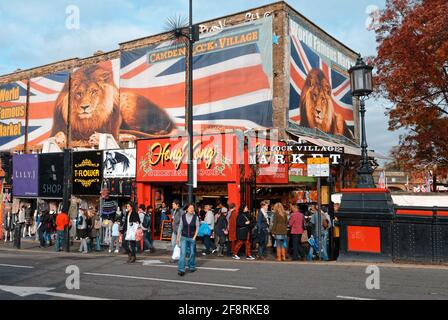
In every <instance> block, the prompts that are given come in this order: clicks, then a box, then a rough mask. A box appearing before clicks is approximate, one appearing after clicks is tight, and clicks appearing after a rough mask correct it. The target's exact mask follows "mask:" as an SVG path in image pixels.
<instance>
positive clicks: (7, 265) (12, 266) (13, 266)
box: [0, 264, 34, 269]
mask: <svg viewBox="0 0 448 320" xmlns="http://www.w3.org/2000/svg"><path fill="white" fill-rule="evenodd" d="M0 267H8V268H23V269H34V267H32V266H18V265H15V264H0Z"/></svg>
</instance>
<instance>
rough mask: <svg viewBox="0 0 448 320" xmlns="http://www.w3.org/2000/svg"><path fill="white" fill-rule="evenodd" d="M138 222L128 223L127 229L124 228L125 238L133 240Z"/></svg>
mask: <svg viewBox="0 0 448 320" xmlns="http://www.w3.org/2000/svg"><path fill="white" fill-rule="evenodd" d="M137 229H138V223H132V224H130V225H128V229H127V230H126V238H125V239H126V240H127V241H135V240H136V239H135V236H136V234H137Z"/></svg>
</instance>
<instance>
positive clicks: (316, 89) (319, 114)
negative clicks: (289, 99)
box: [300, 68, 353, 138]
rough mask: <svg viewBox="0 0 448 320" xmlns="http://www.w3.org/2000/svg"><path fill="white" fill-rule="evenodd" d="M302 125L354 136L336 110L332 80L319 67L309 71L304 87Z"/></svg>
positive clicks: (301, 113)
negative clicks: (332, 92)
mask: <svg viewBox="0 0 448 320" xmlns="http://www.w3.org/2000/svg"><path fill="white" fill-rule="evenodd" d="M300 125H301V126H304V127H309V128H317V129H319V130H322V131H324V132H327V133H331V134H335V135H344V136H346V137H348V138H353V133H352V132H351V131H350V130H349V129H348V128H347V126H346V124H345V121H344V118H343V116H342V115H341V114H338V113H336V112H335V109H334V105H333V100H332V97H331V86H330V82H329V81H328V79H327V78H326V77H325V75H324V73H323V72H322V71H321V70H320V69H317V68H314V69H312V70H311V71H310V72H309V73H308V76H307V78H306V81H305V85H304V86H303V89H302V95H301V97H300Z"/></svg>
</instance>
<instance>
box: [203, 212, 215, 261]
mask: <svg viewBox="0 0 448 320" xmlns="http://www.w3.org/2000/svg"><path fill="white" fill-rule="evenodd" d="M204 211H205V212H206V213H205V218H204V221H202V223H205V224H207V225H208V227H209V228H210V232H211V233H212V232H213V230H214V229H215V217H214V215H213V211H212V210H211V206H210V205H209V204H207V205H205V206H204ZM211 233H210V235H204V237H203V238H204V245H205V251H204V252H202V255H203V256H206V255H208V254H210V253H215V252H216V246H215V244H214V243H213V241H212V240H211Z"/></svg>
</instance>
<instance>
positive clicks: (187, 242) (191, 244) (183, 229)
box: [176, 204, 199, 277]
mask: <svg viewBox="0 0 448 320" xmlns="http://www.w3.org/2000/svg"><path fill="white" fill-rule="evenodd" d="M198 231H199V218H198V216H197V215H196V213H195V208H194V204H189V205H188V208H187V213H186V214H184V215H182V218H181V219H180V224H179V229H178V230H177V238H176V244H177V245H180V258H179V263H178V266H177V270H178V275H179V276H181V277H182V276H184V275H185V258H186V255H187V249H189V250H188V252H189V253H190V257H189V259H188V270H189V271H190V272H195V271H196V237H197V236H198Z"/></svg>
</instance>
